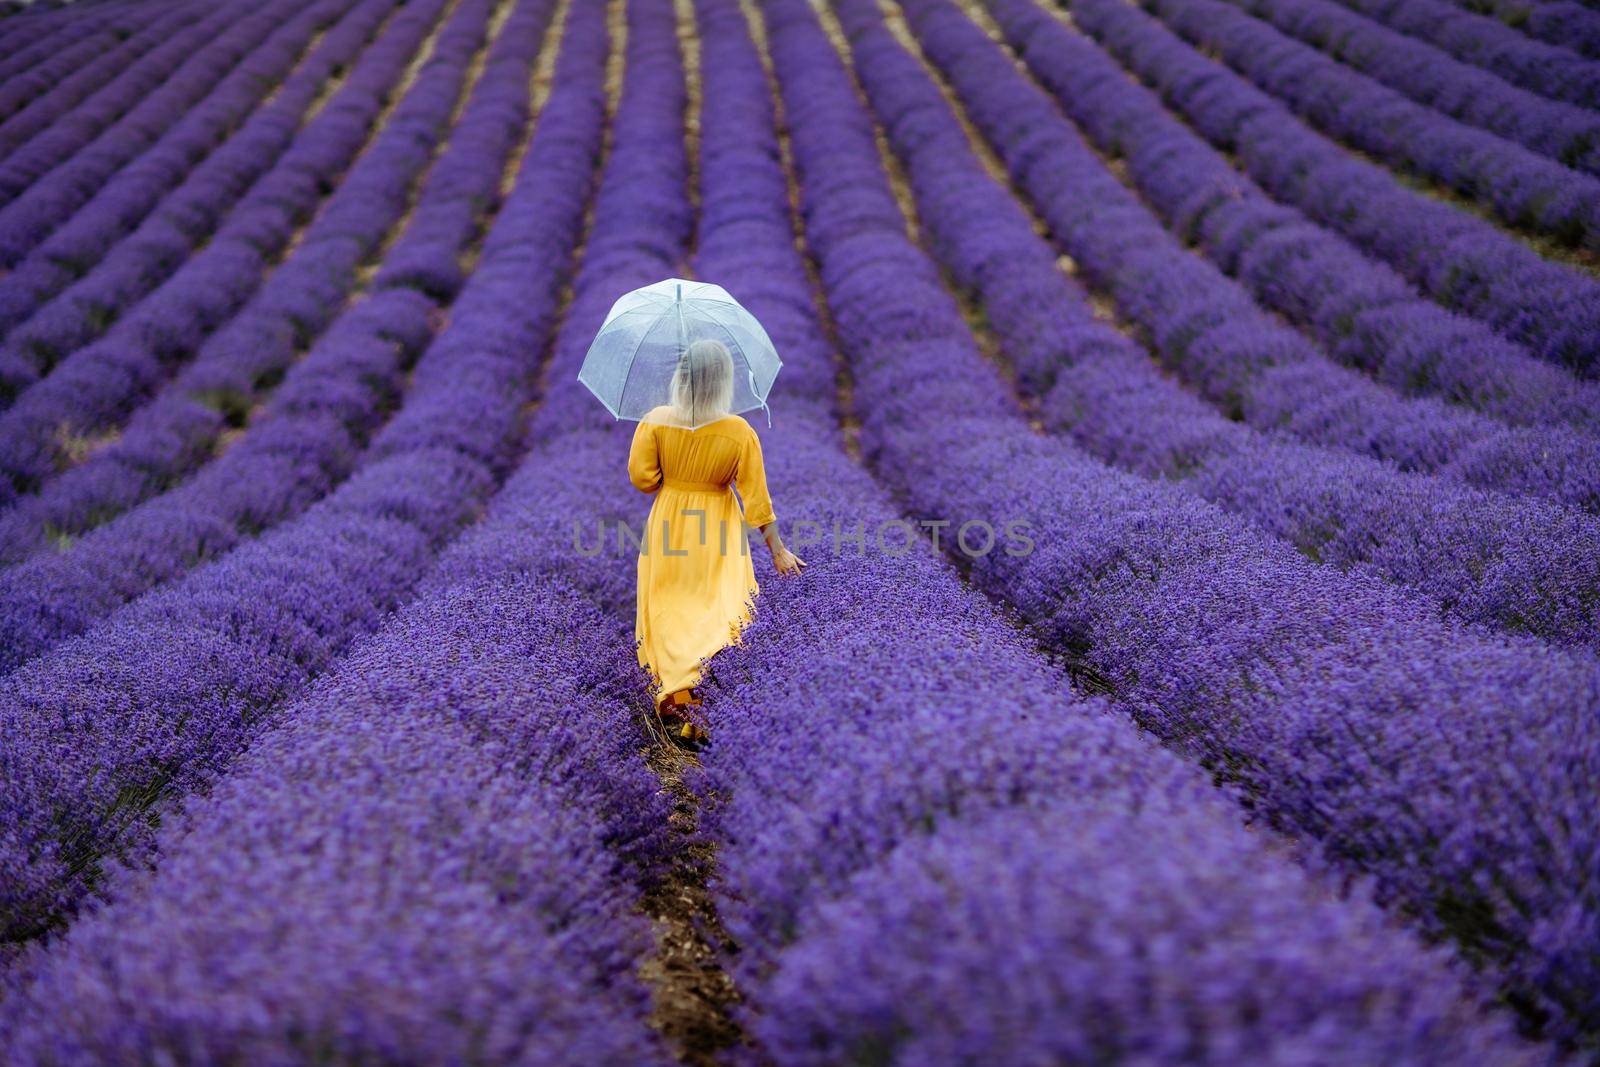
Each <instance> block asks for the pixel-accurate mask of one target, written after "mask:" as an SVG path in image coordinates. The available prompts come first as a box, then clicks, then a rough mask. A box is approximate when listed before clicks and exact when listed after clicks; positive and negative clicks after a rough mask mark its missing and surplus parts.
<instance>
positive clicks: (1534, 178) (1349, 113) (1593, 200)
mask: <svg viewBox="0 0 1600 1067" xmlns="http://www.w3.org/2000/svg"><path fill="white" fill-rule="evenodd" d="M1148 7H1149V9H1150V10H1151V11H1152V12H1153V13H1154V14H1156V15H1157V16H1158V17H1159V18H1161V20H1162V21H1163V22H1166V23H1168V24H1169V25H1170V26H1172V28H1173V29H1175V30H1176V31H1177V32H1178V33H1180V34H1182V35H1184V36H1185V37H1186V38H1187V39H1188V40H1190V41H1192V42H1194V43H1197V44H1200V45H1203V46H1204V47H1206V48H1209V49H1214V50H1215V51H1216V53H1217V54H1218V55H1220V56H1221V57H1222V59H1223V60H1224V61H1225V62H1226V63H1228V65H1229V66H1232V67H1233V68H1234V69H1235V70H1238V71H1239V72H1240V73H1241V74H1243V75H1244V76H1245V77H1247V78H1249V79H1250V80H1251V81H1253V82H1255V84H1256V85H1258V86H1259V87H1260V88H1262V89H1264V90H1265V91H1266V92H1268V93H1270V94H1272V95H1273V96H1275V97H1278V98H1279V99H1280V100H1282V101H1284V102H1285V103H1286V104H1288V105H1289V106H1290V107H1291V108H1293V109H1294V110H1295V111H1296V112H1297V113H1298V114H1300V115H1302V116H1304V117H1306V118H1307V119H1308V120H1309V121H1311V122H1312V123H1313V124H1314V125H1316V126H1318V127H1321V128H1323V129H1325V130H1327V131H1328V132H1329V133H1331V134H1332V135H1333V136H1335V137H1338V138H1340V139H1342V140H1345V141H1348V142H1349V143H1350V144H1351V145H1352V146H1354V147H1356V148H1359V149H1360V150H1362V151H1364V152H1368V153H1371V154H1372V155H1374V156H1377V157H1378V158H1380V159H1385V160H1388V161H1390V162H1391V163H1393V164H1394V165H1396V166H1399V167H1401V168H1403V169H1406V170H1411V171H1415V172H1416V173H1419V174H1423V175H1426V176H1428V177H1431V178H1434V179H1436V180H1437V181H1440V182H1443V183H1444V184H1445V185H1447V186H1450V187H1451V188H1453V189H1455V190H1457V191H1458V192H1460V193H1462V194H1464V195H1466V196H1468V197H1471V198H1473V199H1474V200H1477V201H1478V202H1479V203H1481V204H1483V205H1484V206H1485V207H1487V208H1490V209H1492V210H1493V211H1494V213H1495V214H1496V215H1498V216H1499V217H1500V218H1502V219H1504V220H1505V221H1506V222H1509V223H1512V224H1514V225H1518V226H1526V227H1529V228H1530V229H1533V230H1535V231H1538V232H1540V233H1545V234H1549V235H1551V236H1553V237H1556V238H1558V239H1560V240H1563V241H1566V242H1569V243H1571V244H1582V245H1585V246H1587V247H1590V248H1600V214H1597V212H1600V181H1597V180H1596V179H1595V178H1593V177H1591V176H1589V175H1587V174H1580V173H1577V172H1575V171H1572V170H1568V169H1567V168H1566V167H1564V166H1562V165H1561V164H1560V163H1558V162H1556V161H1554V160H1551V159H1547V158H1542V157H1540V156H1539V155H1537V154H1535V153H1533V152H1530V151H1528V150H1527V149H1524V148H1522V147H1519V146H1518V145H1514V144H1511V143H1510V142H1508V141H1504V140H1502V139H1500V138H1499V137H1496V136H1494V135H1493V134H1489V133H1486V132H1484V131H1482V130H1477V129H1474V128H1472V127H1470V126H1467V125H1465V124H1463V123H1460V122H1457V121H1455V120H1454V119H1450V118H1447V117H1445V116H1444V115H1441V114H1439V113H1438V112H1437V111H1434V110H1432V109H1429V108H1426V107H1423V106H1421V105H1419V104H1416V103H1414V102H1412V101H1411V100H1408V99H1407V98H1406V97H1405V96H1403V95H1402V94H1400V93H1398V92H1395V91H1394V90H1392V89H1389V88H1387V87H1385V86H1383V85H1379V84H1377V83H1376V82H1374V81H1372V80H1371V79H1368V78H1366V77H1363V76H1362V75H1360V74H1358V73H1356V72H1355V71H1352V70H1350V69H1349V68H1348V67H1345V66H1343V65H1341V64H1340V63H1338V62H1337V61H1335V60H1333V59H1330V58H1328V57H1327V56H1324V55H1321V54H1320V53H1318V52H1317V51H1316V50H1315V49H1313V48H1310V47H1308V46H1306V45H1303V44H1300V43H1299V42H1297V41H1294V40H1291V39H1289V38H1286V37H1284V36H1283V35H1282V34H1280V33H1278V32H1277V31H1276V30H1274V29H1273V28H1272V27H1271V26H1268V25H1265V24H1263V23H1261V22H1257V21H1256V20H1254V19H1252V18H1251V17H1250V16H1248V15H1246V14H1244V13H1243V12H1241V11H1238V10H1236V9H1235V8H1233V7H1232V6H1230V5H1228V4H1224V3H1221V2H1220V0H1181V2H1179V0H1150V3H1149V4H1148Z"/></svg>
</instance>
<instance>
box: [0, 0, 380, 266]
mask: <svg viewBox="0 0 1600 1067" xmlns="http://www.w3.org/2000/svg"><path fill="white" fill-rule="evenodd" d="M346 2H348V0H346ZM306 6H307V4H306V3H305V2H304V0H302V2H301V3H300V4H297V5H285V4H275V5H271V7H270V9H263V10H261V11H258V12H257V13H256V14H254V15H252V16H247V17H245V18H236V19H234V20H232V21H231V22H230V23H229V24H228V25H227V26H226V27H220V28H219V27H211V30H212V32H211V33H210V34H207V35H206V36H205V37H203V38H201V37H197V38H195V39H193V40H189V42H188V45H189V49H190V51H189V52H187V53H184V54H185V55H187V56H188V58H187V59H184V58H182V57H181V56H173V57H169V59H170V61H171V62H172V64H173V67H172V68H171V69H170V70H169V71H168V74H169V76H168V77H166V78H165V80H164V81H163V83H162V84H161V85H160V86H159V87H155V88H154V89H153V91H150V92H149V93H148V95H146V96H144V98H143V99H142V100H140V101H139V103H138V104H137V105H135V106H133V107H132V108H130V109H129V110H128V112H127V113H126V114H125V115H123V116H122V117H121V119H120V120H119V121H118V122H117V123H116V124H115V125H113V126H111V127H110V128H109V129H107V130H105V131H104V132H103V133H101V134H100V135H99V136H98V137H96V138H95V139H94V140H93V141H92V142H90V143H89V145H88V146H87V147H85V148H84V149H83V150H82V151H80V152H78V153H76V154H75V155H73V156H72V157H71V158H70V159H67V160H65V161H63V162H61V163H60V164H59V165H55V166H54V167H53V169H50V170H49V171H48V173H46V172H45V171H41V172H39V174H36V175H34V176H33V177H31V178H29V179H28V181H27V182H24V183H22V184H20V185H17V186H16V187H15V188H12V189H9V190H6V191H4V192H3V193H0V195H5V196H6V197H7V199H8V201H9V202H8V203H7V204H6V206H5V207H4V208H3V209H0V262H4V263H5V264H6V265H8V266H13V265H15V264H16V263H17V262H18V261H19V260H20V259H21V258H22V256H23V255H25V254H27V252H28V251H30V250H31V249H33V248H34V247H36V246H37V245H38V244H39V243H40V242H41V241H43V240H44V239H45V238H46V237H48V236H49V235H50V233H51V232H52V230H53V229H54V228H55V227H56V226H57V225H58V224H59V223H61V222H62V221H64V220H65V219H67V218H69V217H70V216H71V215H72V213H73V212H75V211H77V210H78V208H80V207H82V206H83V205H84V204H85V203H86V202H88V201H89V200H90V199H91V198H92V197H94V196H95V195H96V194H97V193H99V191H100V190H101V188H102V187H103V186H104V185H105V183H106V182H107V181H108V180H109V179H111V178H112V176H113V175H116V174H117V173H118V172H119V171H120V170H121V169H122V168H123V167H124V166H126V165H127V164H128V163H129V162H130V161H135V160H142V159H143V158H144V157H145V156H146V155H147V154H148V153H149V152H150V151H151V150H152V148H153V147H159V146H160V145H161V144H162V142H163V141H164V140H165V139H166V136H167V134H168V133H169V132H171V131H172V130H173V128H174V127H175V126H179V125H182V124H183V123H184V120H186V119H187V118H188V116H189V115H190V114H191V109H192V108H194V107H195V106H196V105H197V104H198V103H199V102H200V101H201V100H203V99H204V98H205V96H206V95H207V94H208V93H211V92H212V91H213V90H215V89H216V88H217V86H218V83H219V82H221V81H222V80H223V79H224V78H225V77H227V76H228V75H229V74H231V73H232V72H233V71H234V70H235V69H236V68H237V66H238V64H239V63H240V62H241V61H242V60H244V59H245V58H246V57H247V56H250V55H252V54H253V53H258V52H259V51H260V50H261V49H262V48H263V44H262V42H264V41H266V40H267V39H268V38H269V37H272V36H275V35H276V32H277V31H278V30H279V28H280V27H282V26H283V24H284V23H285V22H288V21H291V20H294V21H298V18H297V16H299V15H300V14H301V13H302V12H303V10H304V8H305V7H306ZM317 6H319V7H323V8H325V7H327V6H328V5H326V4H320V5H317ZM327 19H328V16H327V15H326V14H323V15H321V16H320V17H319V18H318V19H317V21H318V22H319V23H325V22H326V21H327ZM205 25H208V24H202V28H203V27H204V26H205ZM219 29H220V32H217V31H218V30H219ZM309 36H310V34H307V35H305V39H309ZM183 39H184V38H179V40H183ZM197 47H198V49H199V50H198V51H193V50H194V49H195V48H197ZM303 47H304V45H303V44H301V45H300V46H298V47H294V48H292V49H291V50H290V54H289V57H288V60H287V61H288V62H292V60H293V56H294V55H296V54H298V53H299V51H300V49H301V48H303ZM269 55H270V53H269ZM285 65H286V64H285ZM282 69H284V68H283V67H278V66H274V65H273V63H271V62H269V63H268V65H267V67H266V70H265V71H260V72H258V73H261V74H264V75H265V76H267V77H271V78H272V79H273V80H277V79H278V78H279V77H281V70H282ZM251 91H253V92H254V93H256V94H257V95H256V96H255V97H253V98H250V97H247V101H246V106H245V108H244V110H248V107H249V106H250V105H251V103H253V100H254V99H259V95H260V93H261V87H260V86H259V85H257V86H255V87H254V89H253V90H251ZM74 114H76V113H74ZM226 121H228V120H225V122H226ZM70 122H71V116H69V117H68V119H67V122H66V124H68V125H70ZM19 155H20V153H19ZM10 162H11V161H9V160H8V161H7V162H6V163H5V164H0V170H3V169H4V167H6V166H9V165H10ZM188 162H190V160H185V161H184V169H187V164H188ZM179 173H181V171H180V172H179ZM3 185H4V179H3V177H0V187H3Z"/></svg>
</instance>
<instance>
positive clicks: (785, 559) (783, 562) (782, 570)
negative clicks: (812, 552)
mask: <svg viewBox="0 0 1600 1067" xmlns="http://www.w3.org/2000/svg"><path fill="white" fill-rule="evenodd" d="M772 565H773V566H774V567H776V568H778V573H779V574H780V575H790V574H799V573H800V572H801V571H803V570H805V567H806V561H805V560H803V559H801V558H800V557H799V556H797V555H795V554H794V553H793V552H790V551H789V550H788V549H787V548H784V547H783V546H782V545H779V546H778V547H777V548H775V549H773V550H772Z"/></svg>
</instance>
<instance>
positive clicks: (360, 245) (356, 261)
mask: <svg viewBox="0 0 1600 1067" xmlns="http://www.w3.org/2000/svg"><path fill="white" fill-rule="evenodd" d="M495 2H496V0H464V3H462V4H461V5H460V6H459V9H458V10H457V11H456V13H455V14H454V15H453V16H452V17H451V19H450V21H449V22H448V23H447V24H446V25H445V26H444V27H443V28H442V29H441V30H440V32H439V33H438V35H437V37H436V38H435V40H434V41H433V45H432V52H431V54H430V60H431V62H430V63H429V64H428V65H427V67H426V68H425V69H424V70H423V71H422V72H421V74H420V75H419V76H418V78H417V79H416V80H415V82H414V83H412V85H411V86H410V87H409V88H408V90H407V92H406V94H405V96H404V98H403V99H402V100H400V101H399V102H398V104H397V105H396V106H395V108H394V110H393V112H392V113H391V114H389V115H388V117H387V119H386V121H384V122H382V124H381V128H379V129H378V130H377V131H376V133H375V134H374V136H373V138H372V139H371V141H370V143H368V144H367V145H365V146H364V147H363V149H362V150H361V152H360V154H359V155H358V156H357V158H356V160H355V162H354V163H353V164H352V165H351V166H350V168H349V170H348V171H347V172H346V173H345V174H344V176H343V178H342V179H341V180H340V181H339V183H338V185H337V187H336V188H335V189H334V191H333V192H332V194H331V195H329V196H327V197H326V198H325V199H324V200H322V201H321V202H320V203H318V204H317V205H316V214H315V216H314V218H313V219H312V220H311V222H310V223H309V224H308V225H307V226H306V228H305V229H304V230H303V231H302V232H301V233H299V234H298V235H296V238H295V240H294V242H293V246H292V250H291V251H290V252H289V253H288V254H287V256H286V258H285V259H284V260H283V262H282V263H281V264H280V265H278V266H277V267H276V269H270V268H263V270H262V271H261V273H262V274H264V275H265V279H266V280H265V281H264V282H260V281H259V279H258V284H259V289H258V290H257V291H256V292H255V293H254V294H253V295H251V296H250V298H249V300H248V301H247V302H246V303H244V305H243V307H242V308H240V309H239V310H238V312H237V314H235V315H233V316H232V317H231V318H225V317H223V316H221V315H219V316H218V318H219V319H221V321H220V322H218V323H217V324H216V325H217V328H216V329H215V332H213V333H212V334H211V335H210V337H209V338H207V339H206V340H205V341H204V343H203V344H201V345H199V347H198V350H197V351H195V352H194V353H193V356H192V358H190V359H189V361H188V362H187V363H186V364H185V365H184V367H183V370H182V371H181V373H179V374H178V376H177V377H176V378H175V379H174V380H173V381H171V382H169V383H168V384H167V386H166V388H165V389H164V390H163V391H162V392H161V393H159V394H158V395H157V397H156V400H155V403H154V404H153V405H151V406H148V407H145V408H141V409H139V411H138V415H137V418H138V420H139V422H138V424H139V425H140V427H141V429H140V432H139V433H138V434H137V435H136V436H135V437H134V439H133V440H131V441H128V442H121V441H119V442H118V445H119V446H120V445H122V444H124V443H125V444H126V445H127V447H128V448H129V449H130V450H131V452H132V453H133V454H139V453H143V452H146V451H147V450H148V449H149V448H150V445H151V444H152V443H153V442H160V445H159V447H160V448H162V449H164V450H166V451H167V453H168V460H167V462H168V463H169V464H170V466H169V467H168V468H167V469H165V470H163V469H162V468H161V467H160V466H159V462H160V461H159V460H157V461H155V463H156V464H157V465H156V466H152V467H150V469H149V470H148V478H149V480H150V482H151V484H150V485H149V486H148V487H147V488H146V489H145V490H144V493H138V492H137V490H135V489H134V487H132V486H130V491H134V492H135V493H136V495H135V496H134V498H133V499H134V500H137V499H139V498H140V497H141V496H142V495H145V494H147V493H148V492H151V491H156V490H158V489H159V488H160V487H161V485H162V484H164V483H166V482H168V481H170V480H171V479H172V478H174V477H177V476H180V475H181V474H182V473H183V472H184V471H185V470H186V469H189V468H191V467H192V466H193V464H194V463H196V462H198V461H199V459H200V458H201V457H203V456H204V455H206V454H209V452H210V450H211V446H212V444H214V442H215V440H216V437H217V435H218V434H219V433H221V432H222V430H223V429H224V428H225V426H226V423H227V420H229V419H233V420H239V419H242V417H243V416H244V415H245V413H246V412H247V411H248V410H249V409H250V408H251V407H253V406H254V405H255V403H256V402H257V401H258V400H259V399H260V396H261V395H262V394H263V393H264V392H266V391H267V390H268V389H269V388H270V385H271V384H272V383H274V382H276V381H277V380H278V379H279V378H281V376H282V374H283V372H284V370H285V368H286V367H287V366H288V365H289V364H290V363H291V362H292V361H293V359H294V357H295V354H296V350H297V349H303V348H304V347H306V346H307V345H309V344H310V342H311V340H312V339H314V338H315V337H317V336H318V335H319V334H320V333H321V332H322V330H323V329H324V328H326V326H327V324H328V322H329V321H330V320H331V319H332V318H333V316H334V315H335V314H337V313H338V312H339V311H340V310H341V309H342V308H343V307H344V306H345V305H346V303H347V301H348V299H349V297H350V296H351V295H352V290H353V289H354V287H355V284H356V271H357V268H358V266H359V265H360V264H361V263H362V262H363V261H365V260H368V259H370V258H372V257H374V256H376V255H377V254H378V253H379V251H380V249H381V248H382V246H383V243H384V241H385V239H386V238H387V237H388V235H389V234H390V232H391V230H392V229H393V228H394V227H395V225H396V224H397V222H398V221H400V220H401V219H402V218H403V216H404V215H405V212H406V209H407V207H408V206H409V202H410V198H411V194H412V192H413V187H414V186H415V185H416V183H417V181H418V180H419V177H420V175H421V174H422V173H423V172H424V170H425V168H426V167H427V166H428V164H429V162H430V161H431V160H432V158H433V156H434V153H435V149H436V145H437V144H438V143H439V142H440V141H441V140H442V139H443V138H444V137H445V135H446V133H447V132H448V128H449V126H450V124H451V120H452V118H453V116H454V109H455V107H456V101H457V99H458V98H459V97H461V96H462V95H463V94H464V92H465V79H466V76H467V70H468V67H469V65H470V64H471V62H472V58H473V56H474V54H475V53H476V52H477V51H478V49H479V48H480V47H481V46H482V45H483V38H484V34H485V32H486V29H487V26H488V23H489V19H490V14H491V11H492V9H493V7H494V4H495ZM441 6H442V5H439V4H433V5H432V6H431V7H430V9H429V10H431V11H432V12H434V14H435V17H437V13H438V11H439V10H440V7H441ZM224 314H225V313H224ZM105 348H106V346H105V345H101V346H98V347H95V348H89V349H85V350H83V351H82V352H80V353H79V354H78V356H77V357H75V358H74V359H70V360H68V361H67V362H66V363H65V364H63V365H62V368H61V370H60V372H59V373H58V375H57V376H56V377H53V378H49V379H46V380H45V382H44V383H42V384H41V385H40V386H39V387H38V388H36V389H35V390H33V391H31V392H30V393H28V394H25V395H24V398H23V399H22V401H21V402H20V404H19V405H18V408H17V410H16V411H15V412H13V413H12V416H11V419H14V420H16V422H18V423H21V424H22V426H23V427H24V429H23V430H22V432H24V433H26V432H27V429H26V427H27V420H22V419H19V418H17V416H19V415H20V414H21V413H22V412H23V411H25V410H27V411H37V410H38V409H39V408H40V407H41V406H43V407H44V410H46V411H50V410H51V407H50V406H49V405H48V404H47V403H44V402H43V401H42V399H41V398H42V397H48V396H50V394H51V393H55V394H56V396H57V397H60V396H61V394H60V392H59V386H58V385H57V380H58V378H59V377H60V375H61V374H67V373H70V374H72V375H74V376H79V377H91V378H92V377H94V376H95V375H96V374H97V367H96V364H97V363H99V364H100V365H101V367H103V366H104V360H103V357H102V358H100V359H95V358H91V357H93V356H95V355H97V354H98V353H100V352H102V351H103V350H104V349H105ZM189 355H190V353H189V352H188V351H187V350H186V351H183V352H181V353H178V356H179V358H184V357H188V356H189ZM125 359H126V356H125V354H124V353H122V352H120V351H114V352H111V353H110V360H111V363H110V365H112V366H116V365H118V364H119V363H121V362H123V361H124V360H125ZM98 374H99V376H100V377H102V378H104V377H106V375H105V373H104V371H103V369H99V370H98ZM158 380H159V379H155V380H153V381H152V383H151V384H152V385H154V384H156V382H157V381H158ZM147 388H148V387H147ZM130 399H137V397H136V396H135V397H133V398H130V397H129V396H128V389H127V383H126V382H125V381H115V380H112V381H106V382H103V383H102V384H101V385H99V386H98V387H96V386H93V385H88V384H85V383H83V382H82V381H80V382H78V383H77V384H76V385H75V386H74V387H73V389H72V390H71V395H70V396H69V397H65V398H64V399H58V400H57V403H56V406H55V409H54V411H55V414H53V415H50V416H46V419H47V420H49V419H53V420H54V421H55V422H56V423H57V424H58V425H67V426H75V427H81V428H82V430H83V431H86V432H93V431H95V430H103V429H105V428H106V427H105V424H104V423H103V422H102V421H101V420H104V419H108V418H114V417H115V415H116V414H117V413H119V412H120V411H121V410H123V407H124V406H125V405H127V404H128V403H129V402H130ZM208 408H209V409H211V413H210V416H209V417H207V416H206V415H205V413H204V412H205V409H208ZM196 416H200V417H201V418H202V419H204V420H205V424H204V425H200V426H196V425H195V418H196ZM37 418H38V417H37V416H35V420H34V421H35V426H37ZM10 423H11V420H6V421H0V437H3V434H4V433H5V432H6V430H7V429H9V428H12V425H11V424H10ZM129 429H130V431H131V430H132V429H133V427H132V426H130V427H129ZM35 432H36V433H37V430H35ZM39 436H44V435H42V434H41V435H39ZM16 451H17V455H15V456H14V457H13V458H12V459H11V460H10V461H9V463H8V464H7V465H6V466H5V468H4V469H5V470H7V471H8V472H9V473H10V474H11V476H12V478H13V480H14V481H15V482H17V483H19V484H20V485H24V486H26V485H38V484H40V483H43V482H44V480H45V479H46V478H47V477H48V476H49V475H50V474H51V473H52V472H53V471H54V470H55V469H56V468H57V467H58V466H59V465H60V464H61V463H62V461H63V458H64V457H63V451H64V450H63V449H62V448H61V445H60V443H59V442H51V441H49V440H48V439H45V440H43V441H41V442H39V443H37V444H35V445H34V446H33V448H32V450H31V452H30V451H28V450H27V446H26V445H23V444H19V445H18V446H17V449H16ZM148 462H149V461H146V463H147V464H148ZM45 484H48V483H45ZM7 554H8V555H9V552H8V553H7Z"/></svg>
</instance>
